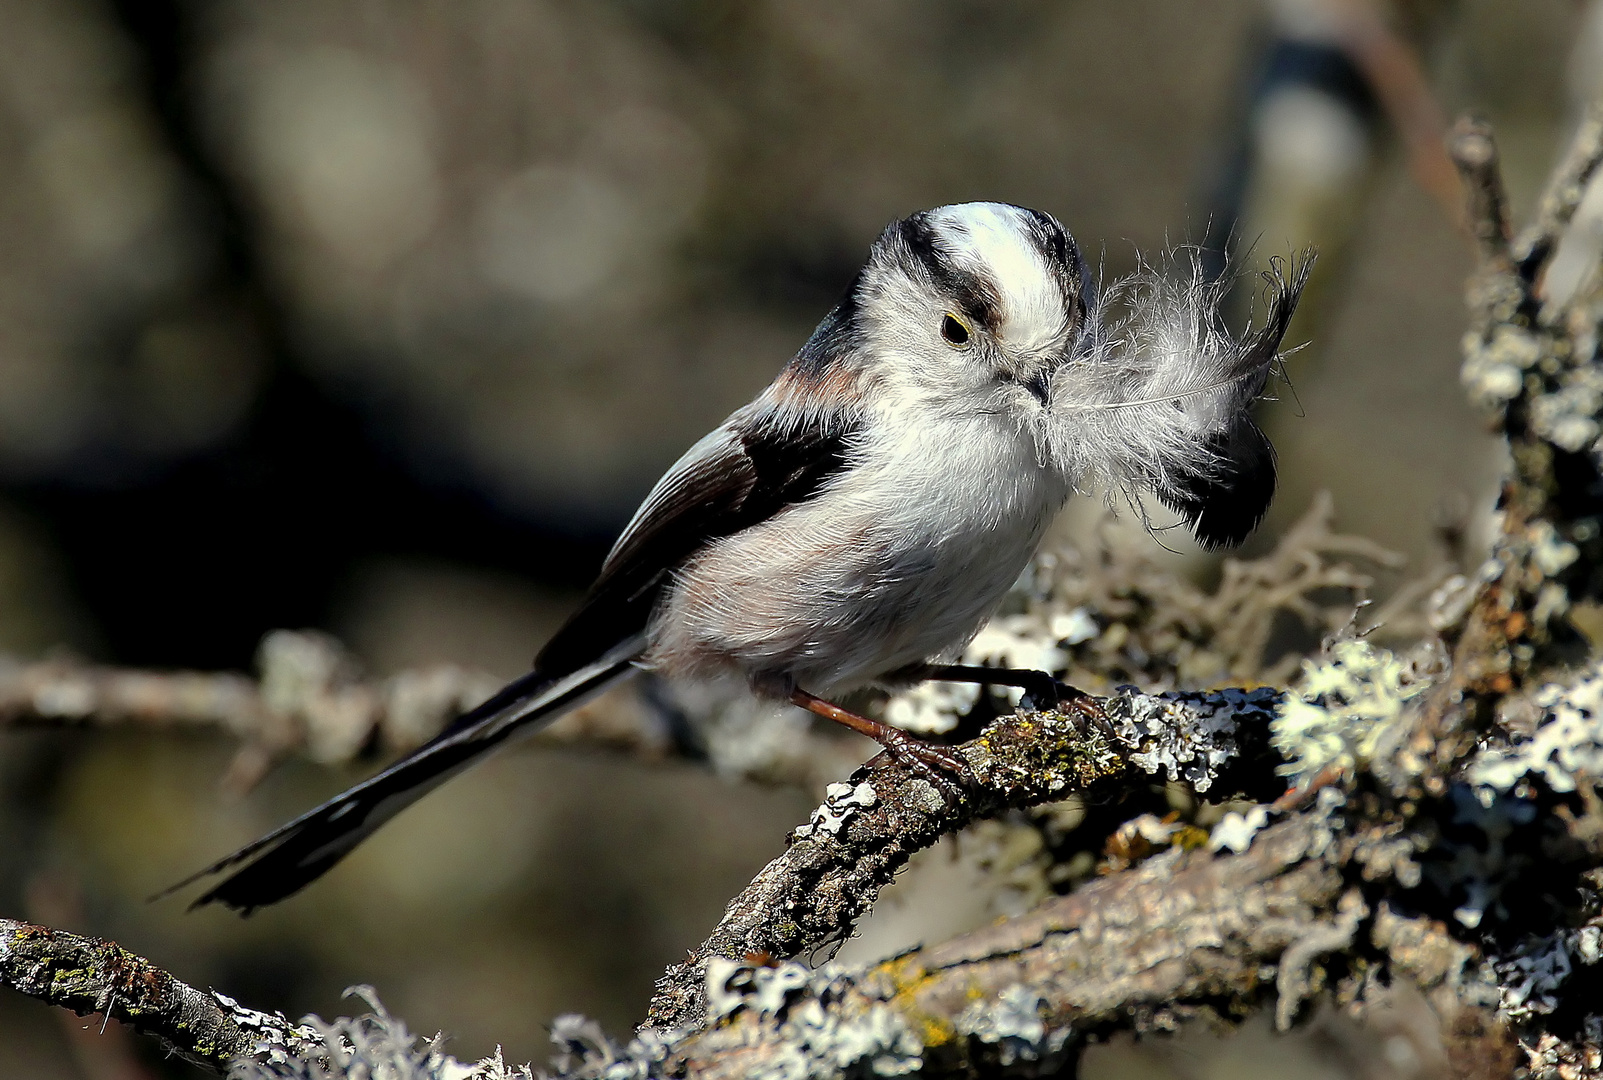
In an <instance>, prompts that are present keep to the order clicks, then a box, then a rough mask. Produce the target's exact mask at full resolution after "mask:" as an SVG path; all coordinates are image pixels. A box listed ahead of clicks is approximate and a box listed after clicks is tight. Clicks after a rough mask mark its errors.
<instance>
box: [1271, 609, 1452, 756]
mask: <svg viewBox="0 0 1603 1080" xmlns="http://www.w3.org/2000/svg"><path fill="white" fill-rule="evenodd" d="M1428 686H1429V683H1428V682H1427V681H1426V680H1424V679H1421V678H1418V677H1416V676H1415V674H1414V672H1413V671H1412V669H1411V667H1410V665H1409V664H1407V663H1405V662H1404V661H1403V660H1402V659H1401V658H1399V657H1398V656H1397V655H1396V654H1394V653H1392V652H1391V651H1390V650H1388V649H1381V648H1377V647H1375V646H1373V645H1371V644H1369V643H1368V642H1367V641H1363V640H1361V639H1348V640H1345V641H1338V642H1336V643H1335V644H1333V645H1332V646H1331V647H1330V649H1329V654H1328V656H1327V657H1326V658H1325V659H1324V660H1321V661H1318V662H1315V661H1312V660H1305V661H1303V674H1302V678H1301V679H1300V680H1299V681H1298V683H1297V686H1296V687H1295V688H1294V690H1293V692H1292V693H1291V694H1289V695H1288V696H1287V697H1286V700H1285V702H1284V703H1283V704H1282V705H1281V708H1280V714H1279V715H1278V716H1276V717H1275V719H1274V721H1273V722H1272V723H1271V724H1270V732H1271V738H1272V739H1273V742H1274V746H1275V749H1276V750H1278V751H1280V754H1281V756H1282V757H1284V758H1285V759H1286V764H1284V765H1282V766H1281V767H1280V772H1281V774H1282V775H1285V776H1293V777H1296V778H1297V779H1298V780H1307V779H1309V778H1311V777H1313V776H1314V774H1316V773H1318V772H1319V771H1320V770H1322V769H1324V768H1326V767H1327V766H1334V767H1336V768H1339V769H1341V770H1343V771H1346V772H1351V771H1353V770H1355V769H1357V768H1359V767H1361V766H1364V765H1367V764H1368V763H1370V762H1371V761H1374V760H1375V759H1376V758H1377V757H1378V756H1379V755H1381V754H1382V753H1384V752H1385V749H1386V748H1387V746H1388V745H1389V744H1390V742H1391V740H1392V739H1394V738H1395V737H1396V736H1397V735H1399V734H1400V733H1401V730H1402V727H1403V724H1402V718H1403V711H1404V709H1405V707H1406V706H1407V704H1408V702H1409V701H1410V700H1412V699H1413V698H1415V697H1417V696H1418V695H1419V694H1421V693H1423V692H1424V690H1425V689H1426V688H1427V687H1428Z"/></svg>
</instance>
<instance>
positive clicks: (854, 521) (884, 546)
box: [649, 399, 1068, 693]
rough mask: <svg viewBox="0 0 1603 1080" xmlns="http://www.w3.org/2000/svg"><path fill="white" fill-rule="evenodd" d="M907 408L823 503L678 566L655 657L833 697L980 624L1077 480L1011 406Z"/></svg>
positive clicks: (877, 429)
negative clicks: (1048, 455) (1041, 451)
mask: <svg viewBox="0 0 1603 1080" xmlns="http://www.w3.org/2000/svg"><path fill="white" fill-rule="evenodd" d="M897 404H898V406H899V407H898V408H897V409H896V410H895V412H894V416H882V417H881V418H878V419H877V420H876V421H875V422H873V423H870V424H869V425H868V426H867V428H866V430H865V432H864V433H863V436H862V442H861V444H860V445H859V447H858V448H857V453H856V454H855V455H854V462H855V465H854V467H852V468H849V469H847V470H846V471H845V472H843V473H841V474H840V475H838V476H837V477H836V478H834V479H833V480H832V481H831V482H830V483H829V484H828V485H826V487H825V488H824V489H823V490H822V491H821V492H820V493H819V494H818V495H817V496H815V497H814V498H812V499H810V500H808V501H806V502H804V503H800V504H797V505H795V506H792V507H789V508H787V509H786V510H783V511H781V512H780V513H779V514H777V515H776V516H775V517H774V518H772V519H770V520H769V521H767V522H764V523H762V524H760V525H757V526H754V527H753V528H750V529H748V530H745V531H744V532H741V533H738V534H736V535H734V536H731V537H728V538H725V539H723V540H720V541H717V542H715V543H714V544H712V545H710V546H709V548H708V549H707V550H706V551H705V552H704V553H703V554H702V555H700V556H699V557H697V558H696V559H694V560H693V561H692V562H691V564H690V565H689V566H687V567H686V568H685V569H684V570H683V572H682V573H681V574H680V576H679V578H678V580H677V581H676V583H675V586H674V588H673V589H672V591H671V592H670V594H669V596H668V597H667V599H666V601H665V603H664V605H663V607H662V609H661V611H660V613H659V615H658V618H657V620H656V622H655V624H654V627H653V632H652V638H653V643H652V648H651V651H650V654H649V658H650V660H651V661H653V662H654V663H655V664H656V665H657V666H659V667H660V668H662V669H664V670H665V671H667V672H668V673H670V674H673V673H683V674H696V675H708V674H714V673H717V672H718V671H720V670H722V671H728V670H730V669H734V670H737V671H740V672H742V673H744V674H746V675H747V676H748V677H763V678H766V677H770V676H774V675H782V676H789V677H792V678H794V679H795V680H796V682H797V683H798V684H799V685H801V686H802V687H803V688H804V689H808V690H811V691H813V692H814V693H828V692H830V691H832V690H835V689H839V688H842V687H845V686H850V685H852V684H857V683H862V682H866V681H871V680H873V679H874V678H876V677H878V676H881V675H884V674H886V673H888V672H890V671H892V670H894V669H896V668H900V667H905V666H907V665H909V664H914V663H918V662H921V661H924V660H929V659H932V658H936V657H939V656H942V655H948V654H952V653H954V652H956V651H957V650H958V649H960V648H961V647H962V646H963V645H964V644H965V643H966V642H967V641H968V640H969V639H970V638H971V637H972V636H973V635H974V633H975V632H977V630H978V629H979V627H980V625H981V624H982V623H983V622H984V620H985V619H986V618H987V617H988V616H989V614H990V613H991V611H992V610H994V608H995V606H996V604H997V603H998V602H999V601H1000V600H1001V598H1002V596H1003V594H1005V593H1006V591H1007V589H1008V588H1009V586H1010V585H1012V583H1013V582H1014V581H1015V580H1016V579H1017V577H1018V575H1019V573H1020V572H1021V571H1022V570H1023V569H1024V567H1025V565H1026V564H1027V563H1028V561H1029V559H1030V557H1031V556H1032V555H1033V554H1034V552H1035V549H1036V547H1037V545H1038V544H1039V543H1040V540H1041V536H1042V534H1043V533H1044V532H1045V530H1046V527H1047V526H1048V525H1049V524H1050V523H1051V520H1052V518H1053V517H1054V516H1055V515H1056V513H1057V511H1058V509H1059V508H1060V507H1061V506H1062V504H1063V502H1064V500H1065V499H1066V498H1067V495H1068V487H1067V485H1066V483H1065V482H1064V481H1063V479H1062V478H1061V476H1059V475H1058V474H1057V473H1056V472H1054V471H1053V470H1051V469H1049V468H1046V467H1044V466H1043V465H1042V464H1041V462H1040V460H1039V458H1038V456H1037V452H1036V447H1035V441H1034V439H1033V437H1032V436H1031V435H1030V434H1029V433H1028V432H1023V431H1021V430H1019V427H1018V425H1017V423H1016V421H1015V420H1013V419H1011V418H1010V417H1009V416H1007V415H1005V414H999V413H987V412H974V411H967V412H959V411H957V410H950V409H946V408H942V407H939V403H938V402H935V401H930V400H906V399H904V400H903V401H901V402H899V403H897Z"/></svg>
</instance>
